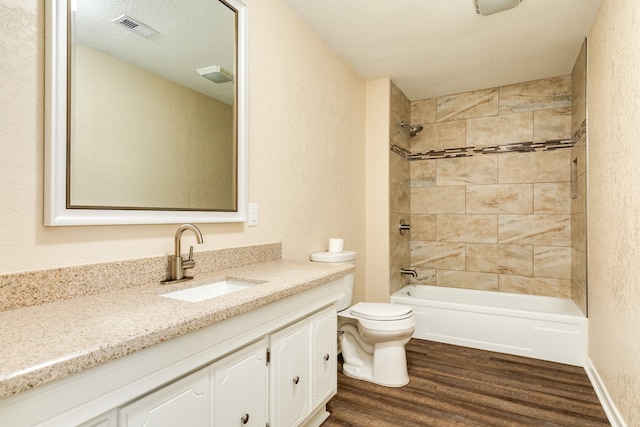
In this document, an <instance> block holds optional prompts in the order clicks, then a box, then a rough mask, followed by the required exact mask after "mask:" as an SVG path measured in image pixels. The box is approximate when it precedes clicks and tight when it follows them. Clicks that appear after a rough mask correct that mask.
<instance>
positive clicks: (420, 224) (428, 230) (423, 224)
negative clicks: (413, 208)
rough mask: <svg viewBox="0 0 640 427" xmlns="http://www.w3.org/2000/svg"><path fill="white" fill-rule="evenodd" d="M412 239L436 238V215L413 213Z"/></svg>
mask: <svg viewBox="0 0 640 427" xmlns="http://www.w3.org/2000/svg"><path fill="white" fill-rule="evenodd" d="M410 224H411V240H436V215H435V214H418V213H412V214H411V222H410Z"/></svg>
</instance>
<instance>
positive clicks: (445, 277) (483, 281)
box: [437, 270, 498, 291]
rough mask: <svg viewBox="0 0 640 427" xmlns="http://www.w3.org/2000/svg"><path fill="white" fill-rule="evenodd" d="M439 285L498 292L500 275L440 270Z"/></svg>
mask: <svg viewBox="0 0 640 427" xmlns="http://www.w3.org/2000/svg"><path fill="white" fill-rule="evenodd" d="M437 284H438V286H448V287H451V288H464V289H479V290H485V291H497V290H498V275H497V274H489V273H473V272H468V271H451V270H438V278H437Z"/></svg>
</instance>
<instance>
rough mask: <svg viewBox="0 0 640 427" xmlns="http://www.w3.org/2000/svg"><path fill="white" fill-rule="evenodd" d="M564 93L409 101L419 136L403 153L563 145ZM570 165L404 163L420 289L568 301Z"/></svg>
mask: <svg viewBox="0 0 640 427" xmlns="http://www.w3.org/2000/svg"><path fill="white" fill-rule="evenodd" d="M571 93H572V84H571V76H561V77H555V78H550V79H544V80H537V81H532V82H525V83H521V84H515V85H510V86H503V87H499V88H493V89H487V90H480V91H474V92H467V93H461V94H457V95H451V96H444V97H439V98H433V99H426V100H420V101H414V102H412V103H411V122H412V123H414V124H422V125H423V126H424V130H423V131H422V133H421V134H419V135H418V136H416V137H414V138H411V139H410V147H409V149H410V151H411V152H412V153H423V152H428V151H430V150H443V149H447V148H460V147H487V146H496V145H502V144H511V143H516V142H529V141H547V140H557V139H571V137H572V126H571V123H572V120H571ZM392 123H393V122H392ZM392 126H393V125H392ZM392 143H394V142H393V139H392ZM398 145H401V146H403V147H404V145H403V144H398ZM391 157H392V158H393V157H400V156H398V155H397V154H395V153H392V154H391ZM392 162H393V161H392ZM570 162H571V149H569V148H561V149H557V150H550V151H544V150H542V151H540V150H539V151H536V152H524V153H521V152H514V153H500V154H492V153H489V154H476V155H475V156H473V157H461V158H441V159H436V160H434V159H428V160H412V161H410V162H407V163H410V191H409V193H410V194H409V200H410V211H411V217H410V221H411V242H410V253H411V266H412V268H414V269H415V270H416V271H417V273H418V280H419V282H420V283H423V284H430V285H438V286H452V287H463V288H474V289H486V290H496V291H505V292H518V293H528V294H540V295H550V296H561V297H568V296H570V295H571V287H572V284H571V259H572V244H571V197H570V196H571V185H570ZM392 179H393V178H392ZM396 179H397V177H396ZM394 185H395V184H394ZM398 186H399V184H398ZM398 192H399V194H400V195H399V196H396V198H402V199H404V198H406V197H405V196H404V195H403V194H402V193H401V191H400V190H398ZM392 193H394V192H393V191H392ZM392 203H394V197H393V196H392ZM403 209H404V208H400V210H403ZM392 216H393V215H392ZM394 219H395V218H392V220H391V222H392V225H393V222H394ZM393 235H394V233H393V232H392V236H393ZM392 290H393V287H392Z"/></svg>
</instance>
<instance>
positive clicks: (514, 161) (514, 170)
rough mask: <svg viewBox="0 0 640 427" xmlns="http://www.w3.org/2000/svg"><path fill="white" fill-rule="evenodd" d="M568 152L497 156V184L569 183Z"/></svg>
mask: <svg viewBox="0 0 640 427" xmlns="http://www.w3.org/2000/svg"><path fill="white" fill-rule="evenodd" d="M569 155H570V150H568V149H564V150H553V151H536V152H533V153H504V154H498V182H499V183H501V184H506V183H524V182H561V181H570V177H569Z"/></svg>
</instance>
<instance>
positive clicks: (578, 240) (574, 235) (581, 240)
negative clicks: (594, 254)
mask: <svg viewBox="0 0 640 427" xmlns="http://www.w3.org/2000/svg"><path fill="white" fill-rule="evenodd" d="M571 247H573V248H576V249H578V250H581V251H582V252H586V251H587V214H585V213H575V214H571Z"/></svg>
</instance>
